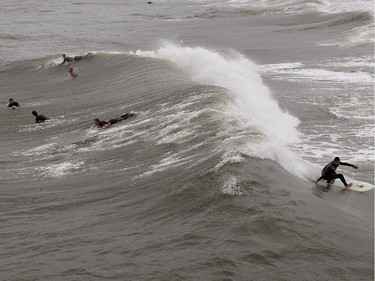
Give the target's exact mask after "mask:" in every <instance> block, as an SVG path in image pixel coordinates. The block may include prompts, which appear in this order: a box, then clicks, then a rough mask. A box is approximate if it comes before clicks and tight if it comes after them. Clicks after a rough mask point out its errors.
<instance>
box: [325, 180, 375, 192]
mask: <svg viewBox="0 0 375 281" xmlns="http://www.w3.org/2000/svg"><path fill="white" fill-rule="evenodd" d="M346 181H347V183H348V184H349V183H352V184H353V185H352V186H351V187H350V188H348V190H353V191H358V192H364V191H368V190H371V189H374V187H375V186H374V185H373V184H371V183H368V182H364V181H357V180H353V179H349V178H347V179H346ZM318 184H319V185H320V186H324V187H325V186H327V182H326V181H324V180H321V181H320V182H319V183H318ZM330 185H333V186H336V187H340V188H344V184H343V183H342V182H341V180H340V179H336V180H335V182H334V183H333V184H332V183H331V184H330Z"/></svg>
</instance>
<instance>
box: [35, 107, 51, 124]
mask: <svg viewBox="0 0 375 281" xmlns="http://www.w3.org/2000/svg"><path fill="white" fill-rule="evenodd" d="M31 113H32V114H33V115H34V116H35V121H36V123H43V122H45V121H46V120H49V118H48V117H46V116H44V115H43V114H38V113H37V112H36V111H35V110H34V111H33V112H31Z"/></svg>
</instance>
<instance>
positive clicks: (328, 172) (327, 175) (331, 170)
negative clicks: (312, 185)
mask: <svg viewBox="0 0 375 281" xmlns="http://www.w3.org/2000/svg"><path fill="white" fill-rule="evenodd" d="M340 165H343V166H350V167H353V168H354V165H352V164H349V163H345V162H340ZM337 167H338V166H336V165H335V164H334V162H333V161H332V162H331V163H329V164H327V165H326V166H325V167H324V168H323V170H322V173H321V177H320V178H319V179H318V180H317V181H320V180H321V179H324V180H326V181H327V182H328V183H330V182H331V181H332V180H334V179H340V180H341V181H342V183H343V184H344V185H345V186H347V185H348V184H347V183H346V180H345V178H344V176H343V175H342V174H336V169H337Z"/></svg>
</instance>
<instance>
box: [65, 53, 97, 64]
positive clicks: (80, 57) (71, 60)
mask: <svg viewBox="0 0 375 281" xmlns="http://www.w3.org/2000/svg"><path fill="white" fill-rule="evenodd" d="M92 56H93V53H86V54H84V55H82V56H75V57H73V58H72V57H67V56H66V55H65V54H62V58H63V62H62V63H61V64H60V65H63V64H64V63H65V62H73V61H80V60H83V59H87V58H90V57H92Z"/></svg>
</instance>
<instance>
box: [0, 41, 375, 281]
mask: <svg viewBox="0 0 375 281" xmlns="http://www.w3.org/2000/svg"><path fill="white" fill-rule="evenodd" d="M60 62H61V60H60V58H59V57H58V56H56V55H54V56H48V57H43V58H41V59H36V60H25V61H19V62H14V63H12V64H8V65H6V66H4V67H3V68H2V71H1V72H0V80H1V81H3V82H2V85H1V91H2V92H4V93H12V94H13V95H14V96H17V99H18V100H19V102H20V103H21V107H20V108H19V109H16V110H11V109H6V110H5V109H4V110H1V111H0V122H1V124H2V126H1V127H0V138H1V144H2V145H1V147H0V152H1V153H0V167H1V171H0V179H1V181H2V187H1V188H2V196H1V202H2V204H1V207H0V211H1V214H2V216H1V222H2V224H1V225H2V226H1V227H0V229H1V233H2V235H3V237H5V238H4V239H2V240H1V242H0V243H1V247H2V249H4V250H2V255H1V263H2V264H3V265H4V266H3V267H2V268H1V269H0V274H1V276H12V274H13V273H14V272H17V277H19V278H21V279H22V278H31V279H35V280H51V279H64V280H76V279H77V278H81V279H82V280H103V279H105V278H112V279H114V280H135V279H142V280H165V279H170V280H179V279H181V280H184V279H189V278H190V279H193V280H218V279H222V278H223V276H224V277H225V278H229V279H233V280H247V278H248V276H252V278H253V279H254V280H262V279H263V280H270V279H272V280H301V276H300V275H299V274H298V275H297V274H295V272H303V279H305V280H315V279H324V278H326V277H327V276H329V278H330V280H352V279H355V278H359V279H361V278H362V277H363V278H362V279H365V278H367V277H369V276H373V271H372V268H373V263H372V262H371V261H369V258H368V257H369V256H371V253H372V250H371V249H370V248H369V247H368V246H367V244H368V243H369V242H370V241H371V239H370V238H369V237H371V234H372V233H373V228H372V227H371V226H369V225H370V224H369V223H368V222H369V221H371V219H372V218H373V217H372V214H370V213H369V212H368V206H370V205H371V202H372V201H371V200H372V199H371V197H363V198H361V202H362V204H360V206H358V204H354V203H350V202H347V197H340V196H337V195H338V194H339V192H336V191H333V192H331V193H329V194H328V195H327V196H325V197H323V195H322V193H321V192H320V191H318V190H315V189H313V190H314V191H312V188H311V185H310V183H308V182H307V181H306V180H303V179H301V178H300V177H308V174H307V171H310V172H311V171H313V172H314V173H315V172H316V170H314V169H315V168H314V166H313V165H312V164H309V163H307V162H305V161H302V160H301V159H300V158H298V157H297V156H296V154H295V152H292V151H291V149H290V148H289V147H290V146H291V145H296V144H297V143H298V142H299V136H300V134H299V132H298V130H297V126H298V124H299V120H298V119H297V118H296V117H293V116H292V115H291V114H289V113H287V112H286V111H285V110H284V109H282V107H281V106H280V105H279V104H278V103H277V102H276V100H275V99H274V98H273V95H272V94H271V92H270V90H269V89H268V88H267V87H266V86H265V84H264V82H263V81H262V79H261V77H260V74H259V73H260V72H258V67H257V66H256V65H255V64H254V63H253V62H251V61H250V60H249V59H246V58H245V57H243V56H241V55H239V54H236V53H234V54H229V55H223V54H221V53H219V52H214V51H210V50H208V49H205V48H186V47H179V46H176V45H166V46H164V47H162V48H159V49H156V50H155V51H138V52H136V53H135V54H130V53H115V52H114V53H109V52H98V53H96V54H95V55H94V56H93V58H91V59H87V60H83V61H80V62H79V63H74V64H72V65H70V66H73V67H74V69H75V71H76V72H77V73H78V78H77V79H70V78H68V73H67V69H68V66H67V65H64V66H60V65H59V63H60ZM269 68H272V66H269ZM19 81H23V82H24V83H19ZM32 110H36V111H38V112H39V113H43V114H45V115H46V116H48V117H51V120H50V121H49V122H46V123H44V124H39V125H38V124H35V123H34V119H33V116H32V115H31V111H32ZM131 110H133V111H136V112H138V116H137V117H135V118H131V119H128V120H126V121H123V122H120V123H118V124H116V125H115V126H113V127H111V128H109V129H107V130H99V129H96V128H94V127H93V121H92V120H93V119H94V118H95V117H98V118H100V119H104V120H108V119H111V118H115V117H117V116H120V115H121V114H122V113H125V112H128V111H131ZM288 171H289V172H288ZM304 173H306V174H304ZM293 174H294V175H293ZM297 176H298V177H297ZM352 195H353V196H355V195H354V194H352ZM322 198H324V199H326V200H322ZM343 206H345V207H343ZM337 218H340V219H337ZM353 225H354V226H355V227H354V228H353ZM327 229H328V231H327ZM358 229H361V231H360V232H358V231H357V230H358ZM343 233H344V234H345V235H344V234H343ZM14 237H17V240H15V239H14ZM352 237H356V240H355V241H361V243H357V242H355V243H353V240H352ZM83 253H84V254H83ZM30 257H32V259H31V258H30ZM348 257H350V258H349V259H348ZM353 261H355V265H353ZM311 264H314V265H316V266H311ZM353 266H355V268H357V269H355V268H353ZM36 268H38V270H35V269H36ZM286 268H288V270H286ZM358 268H360V270H358ZM265 269H266V270H265Z"/></svg>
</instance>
